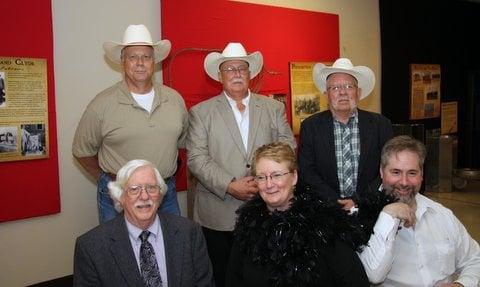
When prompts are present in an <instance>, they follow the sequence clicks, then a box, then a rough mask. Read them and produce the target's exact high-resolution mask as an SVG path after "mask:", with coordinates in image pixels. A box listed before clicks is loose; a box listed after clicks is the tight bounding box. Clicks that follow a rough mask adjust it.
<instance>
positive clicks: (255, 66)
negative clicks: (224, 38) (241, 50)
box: [204, 51, 263, 82]
mask: <svg viewBox="0 0 480 287" xmlns="http://www.w3.org/2000/svg"><path fill="white" fill-rule="evenodd" d="M234 60H241V61H245V62H247V63H248V69H249V70H250V79H253V78H255V77H256V76H257V75H258V74H259V73H260V71H261V70H262V67H263V56H262V53H260V52H258V51H257V52H253V53H251V54H250V55H248V56H244V57H224V56H223V55H222V54H220V53H218V52H212V53H210V54H208V55H207V57H205V61H204V67H205V72H207V74H208V75H209V76H210V78H212V79H214V80H215V81H217V82H218V81H220V80H219V78H218V73H219V72H220V65H221V64H222V63H223V62H225V61H234Z"/></svg>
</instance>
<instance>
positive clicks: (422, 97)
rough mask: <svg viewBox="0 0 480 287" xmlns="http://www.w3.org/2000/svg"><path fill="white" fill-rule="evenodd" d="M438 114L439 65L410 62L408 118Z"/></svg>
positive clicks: (416, 118)
mask: <svg viewBox="0 0 480 287" xmlns="http://www.w3.org/2000/svg"><path fill="white" fill-rule="evenodd" d="M439 116H440V65H434V64H410V119H411V120H420V119H428V118H437V117H439Z"/></svg>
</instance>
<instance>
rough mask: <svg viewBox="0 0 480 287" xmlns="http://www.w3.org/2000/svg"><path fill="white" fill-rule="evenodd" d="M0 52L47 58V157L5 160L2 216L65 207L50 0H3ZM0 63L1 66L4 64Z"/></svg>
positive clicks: (0, 172)
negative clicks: (62, 190) (59, 171)
mask: <svg viewBox="0 0 480 287" xmlns="http://www.w3.org/2000/svg"><path fill="white" fill-rule="evenodd" d="M0 11H1V14H2V15H1V16H0V32H1V37H0V39H1V40H0V41H1V43H0V56H4V57H29V58H45V59H47V72H48V113H49V114H48V125H49V145H50V151H49V153H50V157H49V158H48V159H39V160H28V161H17V162H0V198H1V201H0V203H1V204H0V222H2V221H8V220H15V219H21V218H28V217H34V216H39V215H45V214H52V213H58V212H60V195H59V178H58V152H57V127H56V119H55V91H54V83H55V82H54V77H53V76H54V75H53V31H52V9H51V3H50V0H15V1H13V0H2V1H0ZM0 69H1V67H0Z"/></svg>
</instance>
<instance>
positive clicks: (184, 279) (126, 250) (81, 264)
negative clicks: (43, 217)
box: [73, 213, 215, 287]
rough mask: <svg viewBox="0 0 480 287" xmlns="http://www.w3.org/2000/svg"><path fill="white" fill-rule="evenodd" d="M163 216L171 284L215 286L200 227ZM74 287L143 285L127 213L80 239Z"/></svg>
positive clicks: (177, 217) (186, 221)
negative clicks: (126, 218) (126, 222)
mask: <svg viewBox="0 0 480 287" xmlns="http://www.w3.org/2000/svg"><path fill="white" fill-rule="evenodd" d="M159 217H160V224H161V226H162V232H163V238H164V245H165V257H166V262H167V266H166V267H167V276H168V285H169V286H172V287H177V286H184V287H192V286H214V285H215V284H214V281H213V273H212V266H211V263H210V259H209V257H208V253H207V248H206V244H205V238H204V237H203V233H202V231H201V228H200V226H199V225H198V224H196V223H194V222H192V221H190V220H188V219H186V218H183V217H180V216H176V215H169V214H159ZM73 286H112V287H114V286H115V287H118V286H143V282H142V278H141V276H140V271H139V270H138V265H137V262H136V259H135V255H134V253H133V249H132V245H131V243H130V239H129V237H128V230H127V226H126V224H125V219H124V215H123V213H122V214H120V215H118V216H117V217H116V218H114V219H113V220H111V221H108V222H106V223H104V224H101V225H99V226H97V227H96V228H94V229H92V230H90V231H89V232H87V233H86V234H84V235H82V236H80V237H79V238H78V239H77V242H76V246H75V257H74V274H73Z"/></svg>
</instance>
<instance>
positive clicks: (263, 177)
mask: <svg viewBox="0 0 480 287" xmlns="http://www.w3.org/2000/svg"><path fill="white" fill-rule="evenodd" d="M289 173H292V172H291V171H286V172H273V173H271V174H270V175H264V174H260V175H257V176H255V181H256V182H257V183H263V182H266V181H267V179H268V178H270V180H271V181H273V182H279V181H280V180H282V177H283V176H285V175H287V174H289Z"/></svg>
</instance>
